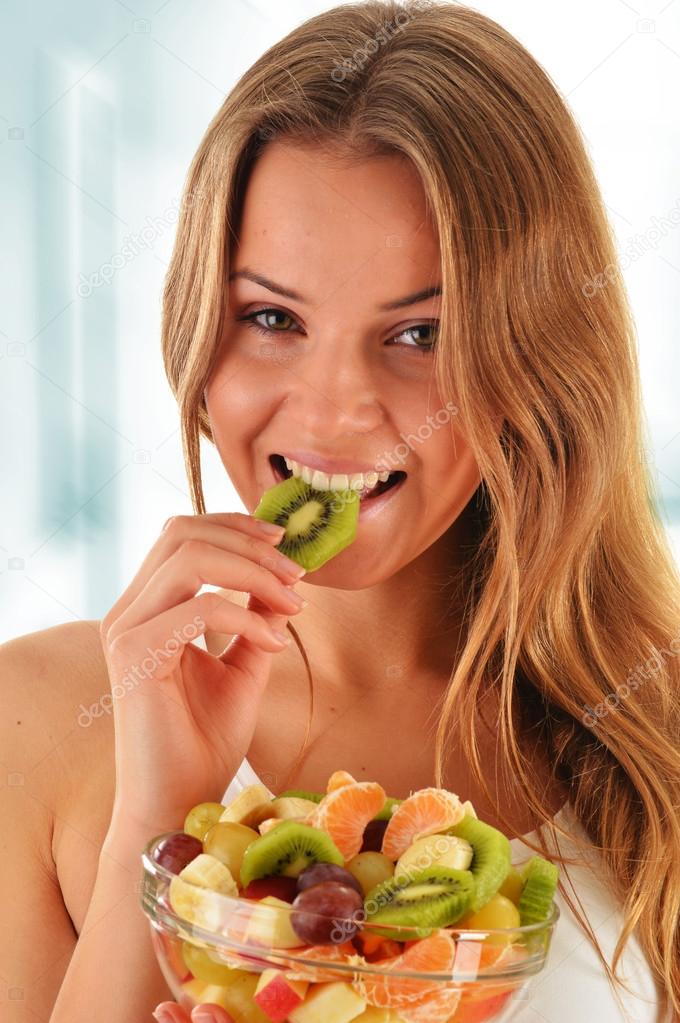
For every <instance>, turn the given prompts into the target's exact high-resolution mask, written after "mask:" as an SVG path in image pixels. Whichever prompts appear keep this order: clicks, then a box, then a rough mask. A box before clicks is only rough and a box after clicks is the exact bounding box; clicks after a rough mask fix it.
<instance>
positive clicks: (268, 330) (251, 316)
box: [237, 309, 439, 354]
mask: <svg viewBox="0 0 680 1023" xmlns="http://www.w3.org/2000/svg"><path fill="white" fill-rule="evenodd" d="M277 316H280V317H283V320H284V321H286V320H288V321H289V323H294V324H297V321H296V320H294V319H293V317H292V316H291V315H290V314H289V313H284V312H283V310H282V309H257V310H256V311H255V312H253V313H248V314H247V316H239V317H237V320H238V322H239V323H245V324H246V325H247V326H248V327H250V328H252V329H253V330H257V331H259V332H260V334H265V335H266V336H268V337H271V336H272V334H288V333H290V329H291V328H290V326H288V327H287V326H286V324H285V322H284V323H281V321H280V320H279V322H278V323H276V321H275V320H274V322H273V323H272V322H271V318H275V317H277ZM260 317H264V319H265V323H261V322H260V319H259V318H260ZM268 320H269V322H267V321H268ZM438 326H439V324H438V323H418V324H416V325H415V326H413V327H406V328H405V329H404V330H401V331H399V333H398V334H394V335H393V337H391V338H389V339H388V340H387V341H386V344H389V345H394V344H396V345H397V347H399V348H413V349H415V350H417V351H420V352H422V353H423V354H426V353H427V352H430V351H432V349H433V348H434V345H435V341H436V333H437V327H438ZM420 331H425V332H427V331H431V332H432V334H433V335H434V336H433V337H432V339H431V340H430V341H425V342H423V341H422V339H416V340H412V341H410V342H406V343H402V342H400V341H398V338H402V337H406V336H408V335H414V334H416V333H418V332H420Z"/></svg>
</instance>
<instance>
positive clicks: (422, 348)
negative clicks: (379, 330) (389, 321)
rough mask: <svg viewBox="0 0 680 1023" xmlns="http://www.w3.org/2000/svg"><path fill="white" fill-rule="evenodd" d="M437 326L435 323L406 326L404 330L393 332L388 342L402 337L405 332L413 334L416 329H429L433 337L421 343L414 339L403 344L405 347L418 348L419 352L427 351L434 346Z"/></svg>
mask: <svg viewBox="0 0 680 1023" xmlns="http://www.w3.org/2000/svg"><path fill="white" fill-rule="evenodd" d="M437 327H438V324H437V323H418V324H416V326H415V327H406V329H405V330H402V331H400V332H399V333H398V334H395V335H394V337H393V338H390V343H393V342H394V341H395V340H396V338H399V337H404V336H405V335H407V334H415V333H416V332H417V331H421V330H422V331H428V330H429V331H432V334H433V337H432V339H431V340H430V341H426V342H425V343H421V341H419V340H416V341H415V342H412V343H411V344H408V345H405V346H404V347H407V348H418V349H419V350H420V351H421V352H429V351H431V350H432V349H433V348H434V346H435V342H436V340H437Z"/></svg>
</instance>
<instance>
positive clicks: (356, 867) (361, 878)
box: [345, 851, 394, 895]
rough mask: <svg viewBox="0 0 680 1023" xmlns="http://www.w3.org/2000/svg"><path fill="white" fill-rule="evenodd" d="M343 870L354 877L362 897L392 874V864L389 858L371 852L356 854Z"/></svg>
mask: <svg viewBox="0 0 680 1023" xmlns="http://www.w3.org/2000/svg"><path fill="white" fill-rule="evenodd" d="M345 869H346V870H349V872H350V874H352V875H353V876H354V877H356V879H357V881H358V882H359V884H360V885H361V887H362V888H363V891H364V895H366V894H367V893H368V892H370V890H371V888H375V886H376V885H377V884H381V883H382V882H383V881H386V880H387V879H388V877H392V875H393V874H394V864H393V863H392V860H391V859H390V858H389V856H385V854H384V853H381V852H373V851H369V852H360V853H357V854H356V856H353V857H352V859H351V860H350V861H349V862H348V863H346V864H345Z"/></svg>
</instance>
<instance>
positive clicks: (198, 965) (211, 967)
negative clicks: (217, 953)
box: [182, 941, 241, 985]
mask: <svg viewBox="0 0 680 1023" xmlns="http://www.w3.org/2000/svg"><path fill="white" fill-rule="evenodd" d="M182 959H183V960H184V963H185V965H186V968H187V970H190V971H191V973H192V974H193V975H194V977H197V978H198V979H199V980H204V981H205V982H206V983H207V984H220V985H228V984H232V983H233V982H234V980H235V979H236V977H237V976H238V975H239V974H240V973H241V971H240V970H236V969H233V968H232V967H231V966H227V965H226V964H225V963H219V962H216V961H215V960H214V959H213V958H212V956H211V955H210V954H209V953H208V952H207V951H206V949H204V948H199V947H198V945H192V944H191V942H190V941H183V942H182Z"/></svg>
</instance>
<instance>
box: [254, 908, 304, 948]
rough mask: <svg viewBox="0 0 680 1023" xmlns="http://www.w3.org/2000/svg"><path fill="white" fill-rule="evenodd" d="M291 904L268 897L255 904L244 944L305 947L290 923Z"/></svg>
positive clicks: (267, 946) (266, 946)
mask: <svg viewBox="0 0 680 1023" xmlns="http://www.w3.org/2000/svg"><path fill="white" fill-rule="evenodd" d="M290 917H291V910H290V903H289V902H284V901H283V899H277V898H276V896H275V895H266V896H265V897H264V899H260V900H259V902H253V910H252V913H251V915H250V917H249V919H248V923H247V925H246V930H245V934H244V936H243V943H244V944H245V945H249V944H253V945H264V946H265V948H300V947H301V946H303V945H304V941H301V940H300V938H299V936H298V935H297V934H296V933H295V931H294V930H293V927H292V924H291V922H290Z"/></svg>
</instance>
